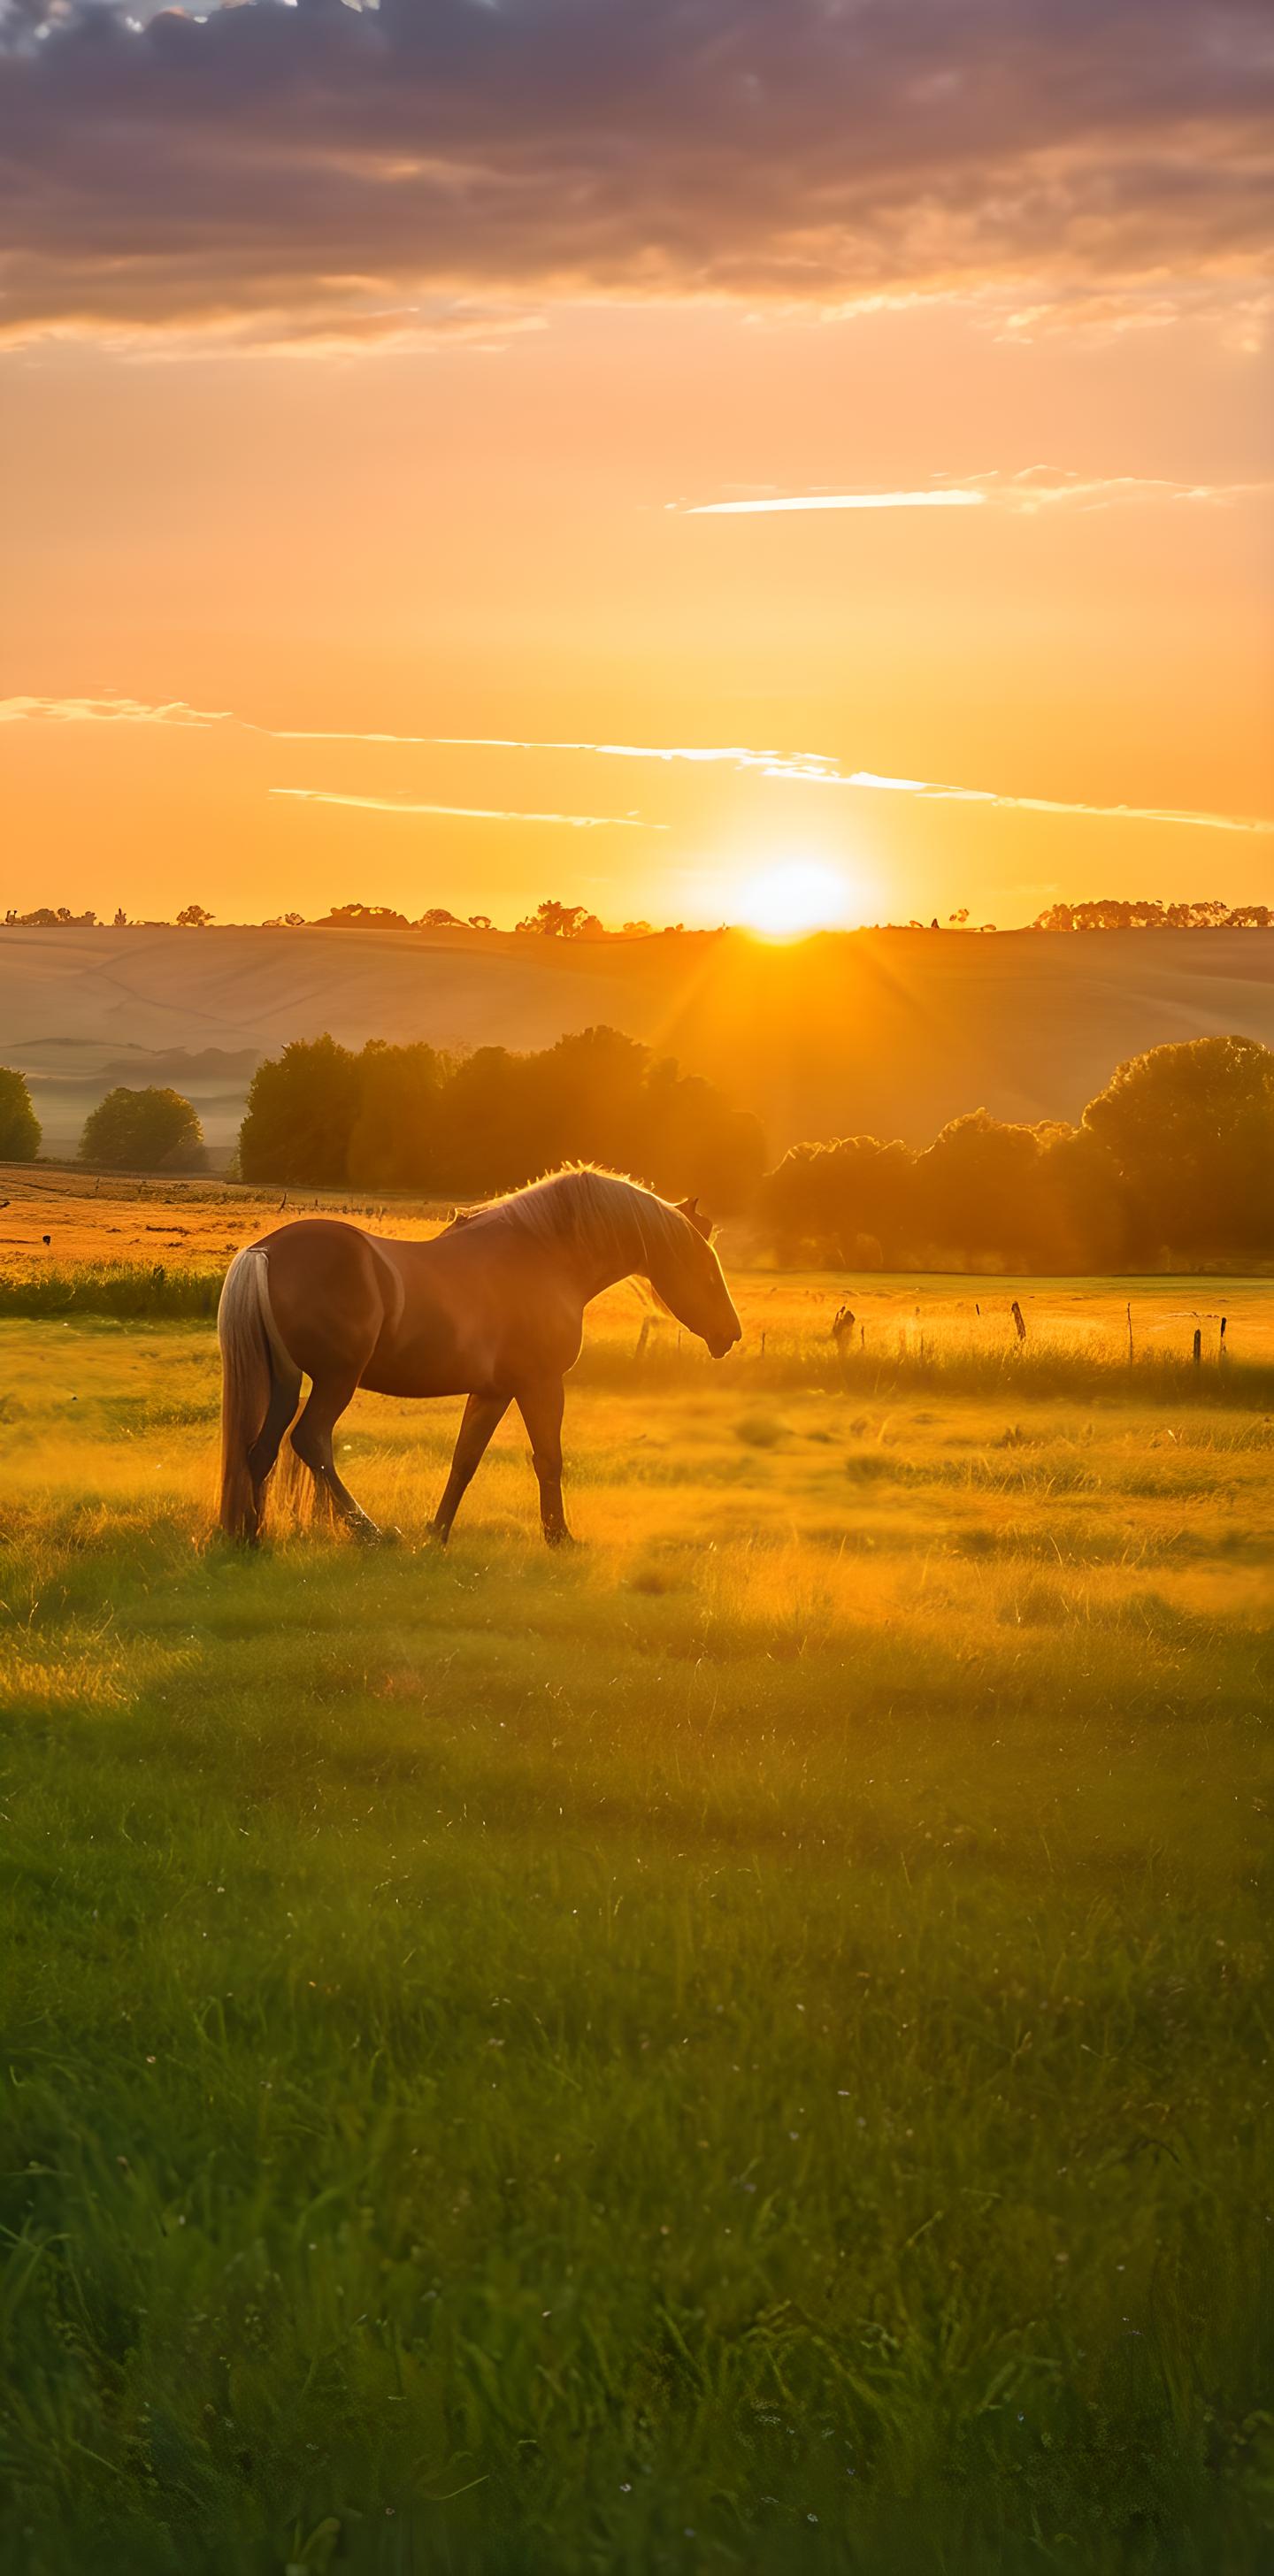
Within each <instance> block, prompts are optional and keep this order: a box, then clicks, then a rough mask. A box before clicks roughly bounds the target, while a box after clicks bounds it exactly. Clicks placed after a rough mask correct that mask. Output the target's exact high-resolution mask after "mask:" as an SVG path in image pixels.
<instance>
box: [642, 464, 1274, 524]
mask: <svg viewBox="0 0 1274 2576" xmlns="http://www.w3.org/2000/svg"><path fill="white" fill-rule="evenodd" d="M1271 490H1274V484H1271V483H1269V482H1258V483H1182V482H1174V481H1173V480H1172V479H1171V478H1170V477H1168V476H1166V475H1146V474H1106V475H1084V474H1073V473H1068V472H1066V471H1065V470H1064V469H1063V468H1062V467H1060V466H1054V465H1028V466H1025V467H1023V468H1022V469H1021V470H1020V471H1019V472H1017V473H1003V472H1000V471H999V470H996V471H993V472H991V473H987V474H979V475H976V476H971V477H968V478H966V479H965V480H964V481H963V482H961V483H934V484H932V485H928V486H926V487H925V488H924V489H923V490H922V491H918V492H823V491H814V492H758V493H755V494H750V495H749V496H748V498H747V499H746V500H731V501H694V502H683V501H670V502H668V504H667V507H668V509H669V510H674V511H677V512H679V513H680V515H681V516H682V517H683V518H687V519H749V518H769V517H776V516H778V515H780V514H782V513H783V512H786V511H804V510H974V509H993V510H1007V511H1012V512H1014V513H1015V514H1016V515H1017V516H1018V517H1020V518H1035V517H1038V516H1039V515H1040V513H1041V512H1046V511H1049V512H1051V511H1056V510H1077V511H1095V510H1113V509H1121V508H1128V507H1137V508H1142V509H1145V508H1153V507H1155V506H1160V507H1167V508H1177V507H1179V506H1182V505H1184V506H1186V507H1195V508H1198V507H1203V508H1211V509H1217V508H1225V507H1226V506H1228V505H1230V504H1232V503H1234V502H1236V501H1245V500H1252V499H1259V498H1263V497H1265V496H1267V495H1268V494H1269V493H1270V491H1271Z"/></svg>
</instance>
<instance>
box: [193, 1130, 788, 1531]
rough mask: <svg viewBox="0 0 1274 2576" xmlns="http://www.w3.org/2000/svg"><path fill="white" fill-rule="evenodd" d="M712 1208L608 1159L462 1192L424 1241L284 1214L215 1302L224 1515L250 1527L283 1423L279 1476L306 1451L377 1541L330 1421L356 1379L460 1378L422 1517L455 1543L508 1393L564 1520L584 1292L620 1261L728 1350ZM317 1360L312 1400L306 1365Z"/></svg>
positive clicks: (324, 1490) (590, 1292)
mask: <svg viewBox="0 0 1274 2576" xmlns="http://www.w3.org/2000/svg"><path fill="white" fill-rule="evenodd" d="M711 1238H712V1226H711V1224H710V1221H709V1220H708V1218H707V1217H706V1216H703V1215H702V1214H701V1213H700V1210H699V1205H698V1201H697V1200H696V1199H693V1198H688V1199H682V1200H680V1201H677V1202H675V1203H674V1202H672V1201H670V1200H668V1199H663V1198H659V1197H657V1196H656V1194H655V1192H654V1191H653V1190H648V1189H644V1188H643V1187H642V1186H641V1185H640V1183H638V1182H636V1181H633V1180H629V1179H627V1178H625V1177H624V1176H623V1175H622V1174H620V1173H617V1172H607V1171H600V1170H597V1169H593V1168H572V1169H570V1170H565V1171H560V1172H555V1173H551V1174H550V1175H549V1176H548V1177H547V1178H546V1179H544V1180H541V1181H535V1182H532V1183H531V1184H530V1186H529V1187H528V1188H526V1189H520V1190H512V1191H510V1192H509V1193H508V1194H507V1195H506V1196H504V1197H502V1198H496V1199H492V1200H490V1201H488V1202H487V1203H486V1204H484V1205H483V1206H480V1207H476V1208H469V1209H465V1210H463V1211H462V1212H461V1213H460V1214H458V1215H457V1216H456V1217H454V1218H453V1220H452V1222H451V1223H450V1224H449V1225H448V1226H446V1227H445V1228H444V1229H443V1231H442V1233H440V1234H437V1235H435V1236H433V1237H432V1238H431V1239H430V1240H429V1241H427V1242H421V1243H413V1242H410V1241H408V1242H401V1241H398V1240H396V1239H395V1238H393V1237H391V1236H386V1235H377V1234H370V1233H368V1232H367V1231H366V1230H365V1229H364V1228H363V1227H362V1226H356V1225H347V1224H344V1223H342V1222H341V1221H340V1220H339V1219H337V1218H333V1217H312V1218H311V1217H303V1218H297V1219H294V1220H293V1222H292V1223H291V1224H290V1225H282V1226H278V1227H276V1228H275V1229H274V1231H273V1232H272V1233H270V1234H267V1235H265V1236H264V1237H263V1238H262V1240H261V1241H260V1242H259V1243H255V1244H251V1245H248V1246H246V1247H245V1249H244V1250H243V1251H242V1252H238V1253H236V1255H235V1258H234V1260H233V1261H232V1262H231V1264H230V1268H229V1270H228V1271H227V1273H226V1278H225V1284H224V1286H223V1288H222V1292H221V1302H220V1305H219V1307H218V1310H217V1334H218V1339H219V1341H220V1345H221V1365H222V1401H221V1433H222V1439H221V1507H220V1520H221V1527H222V1529H223V1530H224V1531H225V1532H226V1533H227V1535H228V1536H230V1537H231V1538H236V1539H241V1540H244V1541H247V1542H248V1543H249V1544H252V1545H255V1544H256V1543H257V1542H258V1541H259V1538H260V1534H261V1525H262V1516H263V1510H264V1504H265V1498H266V1487H267V1484H268V1482H269V1479H270V1476H271V1474H272V1472H273V1470H274V1468H275V1463H276V1461H277V1459H278V1457H279V1452H280V1449H281V1447H282V1444H283V1440H284V1437H285V1435H286V1434H287V1433H288V1432H289V1430H290V1432H291V1440H290V1455H289V1456H288V1457H287V1458H286V1459H285V1461H284V1468H283V1470H282V1471H281V1479H280V1480H281V1481H282V1482H285V1483H286V1482H291V1480H292V1478H293V1477H294V1476H298V1477H299V1481H300V1482H301V1484H302V1485H303V1484H304V1481H305V1480H304V1476H303V1475H302V1474H301V1473H300V1471H301V1470H303V1469H308V1471H309V1475H310V1477H311V1478H312V1479H313V1492H314V1496H315V1498H316V1499H317V1500H319V1501H320V1502H321V1503H322V1504H323V1505H324V1506H325V1508H326V1510H327V1512H328V1515H329V1517H333V1518H335V1519H336V1520H337V1521H338V1522H340V1523H343V1525H344V1526H345V1527H346V1528H347V1529H348V1530H350V1531H351V1532H352V1534H353V1535H354V1536H355V1537H356V1538H359V1539H362V1540H365V1541H367V1542H368V1543H369V1544H371V1543H375V1542H376V1541H377V1540H380V1539H382V1538H386V1537H393V1536H396V1535H397V1533H396V1532H385V1531H382V1530H380V1529H379V1528H378V1527H377V1525H376V1523H375V1522H374V1521H373V1520H372V1519H371V1518H370V1517H369V1515H368V1514H367V1513H366V1512H365V1511H364V1510H363V1508H362V1505H361V1504H360V1503H358V1502H356V1501H355V1499H354V1496H353V1495H352V1494H351V1493H350V1491H349V1489H348V1487H347V1486H346V1485H345V1484H344V1483H343V1482H342V1480H341V1478H340V1476H339V1475H338V1474H337V1471H336V1465H335V1461H334V1459H333V1455H332V1433H333V1431H334V1429H335V1427H336V1424H337V1422H338V1421H339V1420H340V1417H341V1415H342V1414H343V1412H344V1411H345V1408H346V1405H347V1404H348V1403H349V1401H350V1399H351V1397H352V1396H353V1394H354V1392H355V1389H356V1388H357V1387H360V1386H362V1387H367V1388H368V1389H369V1390H370V1391H371V1392H372V1393H374V1394H376V1395H398V1396H455V1395H463V1396H465V1397H467V1399H468V1400H467V1402H466V1405H465V1409H464V1417H463V1420H462V1422H461V1425H460V1432H459V1437H458V1439H457V1441H456V1445H455V1451H454V1454H453V1457H452V1461H451V1472H450V1474H449V1476H448V1478H447V1483H446V1489H445V1491H444V1493H443V1495H442V1498H441V1501H440V1502H439V1504H438V1508H437V1511H436V1512H435V1514H434V1517H433V1519H432V1521H431V1522H430V1524H429V1528H430V1534H431V1536H432V1537H434V1538H436V1539H439V1540H441V1541H442V1542H443V1543H444V1544H445V1542H446V1540H447V1539H448V1537H449V1536H450V1533H451V1525H452V1522H453V1521H454V1519H455V1516H456V1513H457V1511H458V1509H459V1506H460V1501H461V1497H462V1496H463V1494H464V1492H465V1490H466V1487H467V1486H468V1484H469V1482H470V1480H471V1478H472V1476H473V1474H474V1471H475V1469H476V1468H477V1467H478V1465H479V1464H480V1462H481V1459H482V1456H483V1453H484V1451H485V1449H486V1447H487V1443H488V1442H489V1440H490V1439H491V1436H492V1433H493V1432H494V1431H495V1430H496V1428H497V1426H498V1424H499V1423H500V1422H502V1421H503V1419H504V1416H505V1414H506V1413H507V1412H508V1410H509V1407H510V1405H511V1404H516V1406H517V1408H518V1411H519V1413H520V1414H521V1416H522V1420H523V1422H524V1423H525V1425H526V1428H527V1431H528V1432H529V1434H530V1439H531V1458H532V1464H533V1466H534V1469H535V1474H536V1477H537V1480H538V1483H539V1491H540V1521H541V1526H542V1528H543V1532H544V1536H545V1538H546V1539H547V1540H548V1542H549V1545H550V1546H558V1545H560V1544H561V1543H562V1542H563V1541H564V1540H569V1538H570V1535H571V1533H570V1531H569V1529H568V1528H567V1524H566V1515H565V1512H564V1510H563V1506H562V1412H563V1406H564V1402H565V1386H564V1380H565V1377H566V1372H567V1370H568V1369H570V1368H572V1367H573V1366H574V1363H575V1361H576V1360H577V1359H578V1357H579V1353H580V1347H581V1344H582V1341H583V1329H584V1309H585V1307H586V1306H587V1305H588V1304H589V1303H590V1302H591V1300H592V1299H593V1298H594V1297H597V1296H600V1294H601V1292H602V1290H603V1289H604V1288H610V1287H613V1286H614V1285H615V1283H616V1282H617V1281H618V1280H621V1279H629V1278H636V1279H639V1280H644V1281H645V1282H646V1283H647V1285H648V1287H649V1289H650V1290H651V1292H652V1293H653V1295H654V1297H655V1299H656V1301H657V1302H658V1304H660V1305H661V1306H662V1307H663V1308H664V1310H665V1311H666V1312H667V1313H668V1314H670V1315H672V1316H673V1317H674V1318H675V1320H676V1321H677V1322H678V1323H680V1324H682V1325H684V1326H685V1328H686V1330H687V1331H688V1332H691V1333H695V1334H697V1335H698V1336H699V1338H700V1339H701V1340H702V1341H704V1342H705V1343H706V1344H707V1347H708V1349H709V1351H710V1352H711V1353H712V1356H713V1358H714V1359H723V1358H724V1357H725V1355H726V1353H727V1351H729V1350H731V1349H733V1347H734V1344H735V1343H736V1342H737V1341H739V1340H740V1339H741V1337H742V1334H741V1327H740V1324H739V1318H738V1316H737V1314H736V1313H735V1310H734V1306H733V1303H732V1301H731V1297H730V1292H729V1289H728V1288H727V1286H726V1283H725V1278H724V1274H723V1272H722V1269H721V1264H720V1261H719V1260H718V1258H717V1255H716V1253H715V1251H714V1250H713V1247H712V1239H711ZM303 1376H305V1377H308V1378H309V1380H310V1393H309V1397H308V1399H307V1401H306V1403H305V1404H304V1406H303V1407H301V1410H300V1413H299V1417H298V1406H299V1405H300V1399H301V1381H302V1377H303Z"/></svg>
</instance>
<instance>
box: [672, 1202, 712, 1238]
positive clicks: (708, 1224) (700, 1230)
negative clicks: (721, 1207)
mask: <svg viewBox="0 0 1274 2576" xmlns="http://www.w3.org/2000/svg"><path fill="white" fill-rule="evenodd" d="M677 1212H678V1215H680V1216H684V1217H685V1218H686V1219H687V1222H688V1223H689V1224H691V1225H692V1226H693V1227H694V1230H695V1233H696V1234H701V1235H702V1236H703V1239H704V1242H705V1243H710V1242H711V1240H712V1219H711V1217H710V1216H700V1214H699V1201H698V1198H697V1197H696V1198H692V1199H678V1201H677Z"/></svg>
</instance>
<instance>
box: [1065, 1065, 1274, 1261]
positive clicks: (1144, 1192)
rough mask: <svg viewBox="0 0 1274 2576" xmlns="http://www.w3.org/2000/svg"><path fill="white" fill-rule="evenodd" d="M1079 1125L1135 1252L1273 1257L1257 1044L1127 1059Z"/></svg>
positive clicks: (1268, 1074) (1270, 1166) (1263, 1079)
mask: <svg viewBox="0 0 1274 2576" xmlns="http://www.w3.org/2000/svg"><path fill="white" fill-rule="evenodd" d="M1084 1126H1085V1127H1086V1129H1087V1130H1088V1131H1089V1133H1090V1134H1091V1135H1093V1136H1095V1137H1096V1138H1097V1139H1098V1141H1099V1142H1100V1143H1101V1144H1103V1145H1104V1146H1105V1147H1106V1149H1107V1151H1108V1152H1109V1154H1110V1155H1111V1158H1112V1160H1113V1162H1114V1163H1115V1165H1116V1168H1117V1169H1118V1171H1119V1173H1120V1175H1121V1177H1122V1179H1123V1182H1124V1185H1125V1188H1126V1190H1127V1192H1128V1198H1129V1206H1130V1214H1131V1220H1132V1224H1133V1228H1134V1235H1135V1240H1136V1243H1137V1246H1138V1249H1139V1250H1140V1252H1141V1253H1142V1254H1143V1255H1145V1256H1150V1257H1153V1256H1154V1255H1155V1254H1157V1253H1158V1252H1159V1251H1160V1250H1162V1249H1163V1248H1164V1247H1165V1246H1167V1247H1169V1248H1170V1249H1171V1250H1172V1251H1174V1252H1182V1253H1195V1254H1203V1255H1205V1256H1207V1257H1209V1258H1215V1257H1216V1256H1217V1255H1218V1254H1224V1253H1260V1254H1265V1253H1268V1252H1271V1251H1274V1050H1271V1049H1270V1048H1269V1047H1267V1046H1262V1045H1261V1043H1260V1041H1259V1039H1257V1038H1244V1037H1217V1038H1187V1039H1186V1040H1184V1042H1182V1043H1181V1044H1179V1045H1175V1046H1160V1047H1152V1048H1151V1050H1150V1052H1149V1053H1148V1054H1147V1055H1138V1056H1132V1057H1130V1058H1129V1060H1128V1062H1127V1063H1126V1064H1121V1065H1120V1066H1118V1068H1117V1069H1116V1071H1115V1072H1114V1073H1113V1074H1112V1076H1111V1078H1110V1081H1109V1082H1108V1083H1107V1085H1106V1088H1105V1090H1104V1091H1101V1092H1099V1093H1098V1095H1097V1098H1096V1099H1095V1100H1090V1102H1089V1104H1088V1107H1087V1109H1086V1110H1085V1111H1084Z"/></svg>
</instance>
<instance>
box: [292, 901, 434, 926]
mask: <svg viewBox="0 0 1274 2576" xmlns="http://www.w3.org/2000/svg"><path fill="white" fill-rule="evenodd" d="M314 927H315V929H316V930H409V929H410V927H411V924H410V922H409V921H408V919H407V915H406V913H405V912H395V911H394V910H393V909H392V906H391V905H389V904H387V903H338V904H334V905H333V907H332V909H331V911H330V912H325V913H324V914H323V916H322V918H321V920H319V921H316V922H315V924H314Z"/></svg>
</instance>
